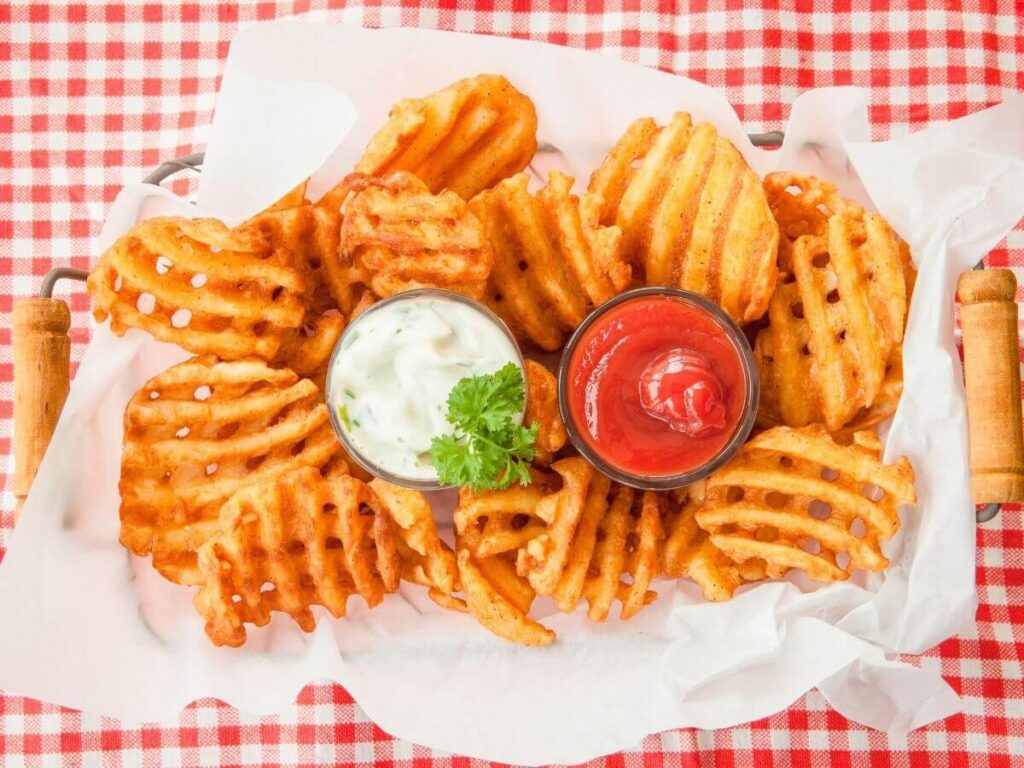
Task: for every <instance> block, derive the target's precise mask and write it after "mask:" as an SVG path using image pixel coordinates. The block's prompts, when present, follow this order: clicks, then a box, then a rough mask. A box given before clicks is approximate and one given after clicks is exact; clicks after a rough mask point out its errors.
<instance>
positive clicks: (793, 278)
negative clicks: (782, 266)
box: [782, 272, 796, 285]
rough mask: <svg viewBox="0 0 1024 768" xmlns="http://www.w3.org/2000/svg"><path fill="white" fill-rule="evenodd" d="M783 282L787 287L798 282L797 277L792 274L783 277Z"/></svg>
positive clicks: (788, 273)
mask: <svg viewBox="0 0 1024 768" xmlns="http://www.w3.org/2000/svg"><path fill="white" fill-rule="evenodd" d="M782 282H783V283H784V284H786V285H792V284H793V283H795V282H796V275H795V274H794V273H792V272H787V273H786V274H784V275H783V276H782Z"/></svg>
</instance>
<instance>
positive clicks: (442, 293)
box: [324, 288, 526, 491]
mask: <svg viewBox="0 0 1024 768" xmlns="http://www.w3.org/2000/svg"><path fill="white" fill-rule="evenodd" d="M424 298H429V299H439V300H443V301H454V302H457V303H459V304H463V305H465V306H468V307H470V308H471V309H472V310H474V311H475V312H477V313H478V314H479V315H480V317H481V318H482V319H483V320H486V321H487V322H489V323H491V324H492V325H494V326H495V327H496V328H498V329H499V330H500V331H501V332H502V333H503V334H504V335H505V337H506V338H507V339H508V340H509V343H510V344H511V345H512V349H514V350H515V358H514V360H513V361H512V362H514V363H516V364H517V365H518V366H519V370H520V371H522V373H523V381H524V382H525V380H526V362H525V360H524V359H523V352H522V350H521V349H520V348H519V344H518V343H517V342H516V339H515V337H514V336H513V335H512V332H511V331H510V330H509V328H508V326H507V325H505V323H504V321H502V319H501V318H500V317H498V316H497V315H496V314H494V313H493V312H492V311H491V310H489V309H488V308H487V307H485V306H484V305H483V304H480V303H479V302H476V301H474V300H473V299H471V298H469V297H468V296H465V295H463V294H461V293H456V292H455V291H446V290H443V289H441V288H416V289H414V290H411V291H404V292H402V293H396V294H395V295H394V296H389V297H388V298H386V299H382V300H381V301H378V302H376V303H375V304H373V305H371V306H370V308H369V309H367V310H366V311H364V312H363V313H362V314H360V315H359V317H357V318H356V319H355V320H353V321H352V322H351V323H350V324H349V325H348V326H347V327H346V328H345V330H344V331H343V332H342V334H341V336H340V337H339V338H338V341H337V342H336V343H335V345H334V350H333V351H332V352H331V357H330V360H329V361H328V363H327V382H326V386H325V390H326V391H325V393H324V400H325V402H326V403H327V410H328V413H329V414H330V417H331V425H332V426H333V427H334V431H335V433H336V434H337V435H338V439H339V440H340V441H341V444H342V445H343V446H344V448H345V451H346V452H347V453H348V455H349V456H350V457H351V458H352V460H353V461H354V462H355V463H356V464H358V465H359V466H360V467H362V468H363V469H365V470H366V471H367V472H369V473H370V474H371V475H373V476H374V477H379V478H380V479H381V480H385V481H387V482H389V483H391V484H393V485H400V486H402V487H404V488H414V489H416V490H419V491H440V490H443V489H445V488H448V487H450V486H445V485H442V484H441V483H440V482H438V481H437V480H431V479H423V478H414V477H405V476H403V475H397V474H394V473H393V472H390V471H389V470H387V469H385V468H384V467H381V466H379V465H377V464H375V463H374V462H373V461H371V460H370V459H369V458H367V457H366V456H365V455H364V454H363V453H362V452H361V450H360V448H359V447H358V446H357V445H356V444H355V443H354V442H353V441H352V439H351V438H350V437H349V435H348V433H347V432H346V430H345V425H344V424H343V423H342V421H341V417H340V416H339V414H338V411H337V404H336V403H332V402H331V392H333V391H334V375H335V371H336V370H337V369H338V368H337V362H338V356H339V355H340V353H341V351H342V350H343V349H344V348H345V341H346V339H348V338H350V337H351V334H352V333H354V332H355V331H356V330H357V329H358V328H359V326H360V324H361V322H362V321H363V320H364V319H365V318H367V317H370V316H372V315H373V314H374V313H375V312H380V311H381V310H382V309H384V308H385V307H388V306H391V305H392V304H398V303H401V302H406V301H415V300H418V299H424Z"/></svg>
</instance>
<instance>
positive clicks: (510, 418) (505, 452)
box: [430, 363, 538, 491]
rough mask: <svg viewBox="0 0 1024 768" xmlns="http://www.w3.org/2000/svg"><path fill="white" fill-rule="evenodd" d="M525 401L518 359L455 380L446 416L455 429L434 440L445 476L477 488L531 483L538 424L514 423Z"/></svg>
mask: <svg viewBox="0 0 1024 768" xmlns="http://www.w3.org/2000/svg"><path fill="white" fill-rule="evenodd" d="M525 404H526V392H525V385H524V382H523V372H522V371H521V370H520V369H519V366H517V365H515V364H514V363H509V364H508V365H506V366H505V367H504V368H502V369H501V370H499V371H497V372H495V373H490V374H484V375H482V376H467V377H466V378H464V379H462V380H461V381H460V382H459V383H458V384H456V385H455V386H454V387H453V388H452V391H451V392H450V393H449V394H448V413H447V414H446V416H445V418H446V419H447V420H448V422H449V423H450V424H452V425H453V426H454V427H455V428H456V432H455V434H454V435H442V436H441V437H435V438H434V439H433V441H432V442H431V445H430V455H431V457H432V458H433V460H434V466H435V467H436V468H437V474H438V478H439V479H440V481H441V482H442V483H443V484H444V485H468V486H469V487H470V488H472V489H473V490H474V491H480V490H484V489H487V488H508V487H509V486H510V485H512V483H514V482H519V484H520V485H529V484H530V480H531V477H530V462H531V461H533V457H534V454H535V453H536V448H535V446H534V443H535V442H536V440H537V426H538V425H536V424H534V425H533V426H531V427H523V426H520V425H518V424H516V423H515V421H514V419H515V417H516V416H518V415H519V414H521V413H522V412H523V408H524V406H525Z"/></svg>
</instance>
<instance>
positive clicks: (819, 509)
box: [807, 499, 832, 520]
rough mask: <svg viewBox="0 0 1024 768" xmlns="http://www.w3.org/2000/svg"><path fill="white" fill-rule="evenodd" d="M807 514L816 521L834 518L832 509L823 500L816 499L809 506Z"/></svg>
mask: <svg viewBox="0 0 1024 768" xmlns="http://www.w3.org/2000/svg"><path fill="white" fill-rule="evenodd" d="M807 514H809V515H810V516H811V517H813V518H814V519H815V520H828V519H829V518H830V517H832V507H831V506H830V505H829V504H827V503H826V502H824V501H822V500H821V499H815V500H814V501H812V502H811V503H810V504H808V505H807Z"/></svg>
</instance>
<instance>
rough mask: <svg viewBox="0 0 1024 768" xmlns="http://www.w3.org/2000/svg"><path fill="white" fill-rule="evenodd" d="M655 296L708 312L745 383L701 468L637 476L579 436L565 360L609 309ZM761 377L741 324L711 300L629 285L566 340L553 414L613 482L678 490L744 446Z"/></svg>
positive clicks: (662, 288)
mask: <svg viewBox="0 0 1024 768" xmlns="http://www.w3.org/2000/svg"><path fill="white" fill-rule="evenodd" d="M649 296H660V297H667V298H673V299H677V300H681V301H684V302H686V303H689V304H690V305H692V306H696V307H697V308H698V309H700V310H701V311H703V312H705V313H706V314H708V315H710V316H711V317H712V319H714V320H715V321H716V322H717V323H718V325H719V326H720V327H721V328H722V330H723V331H724V332H725V334H726V336H728V337H729V340H730V341H731V342H732V344H733V347H734V348H735V349H736V352H737V355H738V357H739V359H740V367H741V368H742V370H743V380H744V383H745V385H746V397H745V398H744V402H743V410H742V412H741V416H740V419H739V422H738V423H737V425H736V429H735V430H734V432H733V435H732V437H731V438H730V439H729V442H727V443H726V444H725V445H724V446H723V447H722V449H721V450H720V451H719V452H718V453H716V454H715V455H714V456H713V457H712V458H710V459H709V460H708V461H706V462H704V463H703V464H701V465H700V466H697V467H694V468H693V469H691V470H688V471H686V472H680V473H678V474H674V475H641V474H636V473H633V472H629V471H627V470H624V469H621V468H619V467H617V466H615V465H614V464H612V463H610V462H609V461H608V460H606V459H605V458H604V457H602V456H601V455H600V454H599V453H598V452H597V451H596V450H595V449H594V448H593V447H592V446H591V445H590V444H589V443H588V442H587V439H586V438H585V437H584V436H583V434H582V432H581V431H580V428H578V427H577V425H576V422H575V420H574V419H573V415H572V412H571V409H570V408H569V392H568V390H569V375H570V364H571V362H572V356H573V352H574V351H575V349H576V346H577V345H578V344H579V342H580V340H581V339H582V338H583V336H584V334H585V333H586V332H587V330H588V329H589V328H590V327H591V326H592V325H593V324H594V323H595V322H596V321H597V320H598V319H600V318H601V317H602V316H603V315H604V314H606V313H607V312H608V311H609V310H610V309H612V308H614V307H617V306H619V305H620V304H624V303H626V302H629V301H633V300H636V299H640V298H644V297H649ZM760 393H761V380H760V376H759V374H758V370H757V365H756V363H755V362H754V352H753V349H752V348H751V346H750V343H749V342H748V341H747V337H746V336H745V335H744V333H743V331H742V329H741V328H740V326H739V325H738V324H737V323H736V322H735V321H734V320H733V319H732V318H731V317H729V316H728V315H727V314H726V313H725V311H724V310H723V309H722V308H721V307H719V306H718V305H717V304H715V303H714V302H712V301H710V300H708V299H707V298H705V297H704V296H701V295H700V294H698V293H694V292H693V291H686V290H682V289H680V288H670V287H668V286H645V287H642V288H634V289H632V290H629V291H625V292H624V293H620V294H618V295H616V296H613V297H612V298H610V299H608V301H606V302H604V303H603V304H601V305H599V306H597V307H595V308H594V309H593V310H592V311H591V312H590V314H589V315H587V316H586V317H585V318H584V319H583V322H582V323H580V324H579V325H578V326H577V328H576V330H575V331H573V333H572V336H570V337H569V341H568V342H566V344H565V347H564V348H563V350H562V359H561V360H560V361H559V364H558V412H559V414H560V415H561V417H562V422H563V423H564V424H565V430H566V432H567V434H568V435H569V439H570V440H571V441H572V444H573V445H574V446H575V448H576V450H577V451H579V453H580V455H581V456H583V458H585V459H586V460H587V461H589V462H590V463H591V464H592V465H594V467H596V468H597V469H598V471H600V472H601V473H603V474H605V475H607V476H608V477H609V478H611V479H612V480H614V481H616V482H618V483H621V484H622V485H628V486H630V487H632V488H639V489H642V490H650V491H666V490H672V489H675V488H682V487H684V486H687V485H690V484H691V483H694V482H697V481H698V480H702V479H703V478H705V477H707V476H708V475H710V474H711V473H713V472H714V471H715V470H717V469H720V468H721V467H722V466H723V465H724V464H725V463H726V462H728V461H729V460H730V459H731V458H732V457H733V456H735V455H736V452H737V451H739V449H740V448H741V447H742V446H743V444H744V443H745V442H746V440H747V438H748V437H749V435H750V432H751V430H753V428H754V421H755V420H756V418H757V404H758V402H759V400H760Z"/></svg>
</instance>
